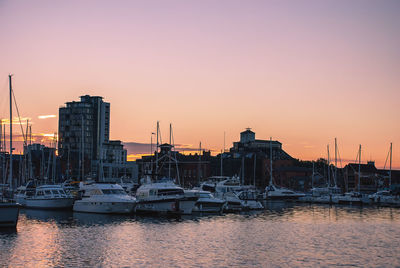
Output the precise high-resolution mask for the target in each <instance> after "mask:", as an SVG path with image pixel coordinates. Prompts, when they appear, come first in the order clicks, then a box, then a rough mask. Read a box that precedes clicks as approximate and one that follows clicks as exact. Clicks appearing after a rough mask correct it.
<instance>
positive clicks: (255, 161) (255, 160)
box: [253, 153, 257, 187]
mask: <svg viewBox="0 0 400 268" xmlns="http://www.w3.org/2000/svg"><path fill="white" fill-rule="evenodd" d="M256 163H257V153H254V165H253V168H254V173H253V184H254V187H256Z"/></svg>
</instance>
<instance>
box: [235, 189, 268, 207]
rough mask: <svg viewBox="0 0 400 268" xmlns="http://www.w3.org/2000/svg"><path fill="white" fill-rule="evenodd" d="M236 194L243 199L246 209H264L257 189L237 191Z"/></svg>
mask: <svg viewBox="0 0 400 268" xmlns="http://www.w3.org/2000/svg"><path fill="white" fill-rule="evenodd" d="M236 195H237V196H238V197H239V199H240V200H241V201H242V206H243V209H244V210H259V209H264V206H263V205H262V204H261V202H260V201H259V194H258V192H257V191H255V190H244V191H240V192H237V193H236Z"/></svg>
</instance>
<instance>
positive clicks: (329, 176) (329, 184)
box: [327, 144, 331, 187]
mask: <svg viewBox="0 0 400 268" xmlns="http://www.w3.org/2000/svg"><path fill="white" fill-rule="evenodd" d="M327 150H328V187H331V169H330V165H331V159H330V158H329V144H328V145H327Z"/></svg>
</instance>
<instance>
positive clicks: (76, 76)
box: [0, 0, 400, 169]
mask: <svg viewBox="0 0 400 268" xmlns="http://www.w3.org/2000/svg"><path fill="white" fill-rule="evenodd" d="M399 13H400V2H399V1H385V0H382V1H368V0H360V1H356V0H354V1H341V0H339V1H328V0H327V1H302V0H299V1H284V0H283V1H257V0H251V1H234V0H231V1H223V0H221V1H215V0H213V1H208V0H205V1H165V0H163V1H152V0H149V1H86V0H79V1H73V0H72V1H52V0H48V1H42V0H38V1H21V0H12V1H11V0H0V34H1V35H0V36H1V37H0V38H1V40H0V41H1V42H0V51H1V57H0V117H2V118H7V117H8V74H10V73H12V74H14V76H13V86H14V91H15V96H16V99H17V103H18V108H19V111H20V115H21V117H23V118H30V122H31V123H32V131H33V133H34V136H35V137H37V141H41V142H44V143H45V144H46V145H49V144H50V142H51V139H52V138H51V136H52V135H53V134H54V133H55V132H57V131H58V108H59V107H60V106H62V105H64V103H65V102H68V101H73V100H79V96H81V95H85V94H90V95H99V96H103V97H104V100H105V101H108V102H110V103H111V133H110V136H111V138H112V139H119V140H122V141H124V142H126V144H128V145H132V144H142V146H136V147H135V146H128V147H129V148H128V153H129V154H130V158H131V159H134V157H135V155H137V154H143V153H146V149H144V148H146V146H147V147H148V151H150V147H149V146H148V144H149V143H150V139H151V133H152V132H154V131H155V127H156V121H157V120H159V121H160V125H161V130H162V133H163V134H162V135H163V137H164V140H165V138H167V137H168V135H169V134H168V129H169V124H170V123H172V126H173V131H174V140H175V143H177V144H179V145H180V148H186V149H187V150H188V151H190V150H196V148H198V147H199V143H200V142H201V143H202V148H205V149H210V150H212V151H213V152H214V153H218V152H220V151H221V150H222V149H223V144H224V133H225V147H226V148H227V149H228V148H230V147H231V146H232V143H233V142H234V141H238V140H239V134H240V132H241V131H243V130H244V129H245V128H247V127H250V128H252V130H253V131H254V132H256V138H257V139H269V138H270V137H272V138H273V139H274V140H279V141H280V142H282V144H283V149H284V150H285V151H286V152H288V153H289V154H290V155H291V156H293V157H295V158H299V159H303V160H315V159H317V158H320V157H325V158H326V155H327V148H326V147H327V144H329V145H330V148H331V154H332V151H333V148H334V138H335V137H336V138H337V139H338V146H339V153H340V157H341V159H342V161H343V162H344V163H345V162H347V161H354V160H355V159H356V155H357V152H358V147H359V144H362V161H368V160H373V161H376V165H377V166H378V167H383V166H384V164H385V160H386V157H387V154H388V150H389V146H390V142H393V166H394V167H396V168H399V169H400V124H399V122H400V120H399V118H398V116H399V115H400V106H399V100H400V88H399V86H400V73H399V72H400V49H399V47H400V34H399V29H400V16H398V14H399ZM40 116H42V117H41V118H40ZM46 116H48V117H46ZM15 129H16V132H18V128H17V127H15ZM165 141H166V140H165ZM133 148H141V149H140V150H139V149H138V150H135V149H133ZM190 148H191V149H190ZM387 166H388V164H386V167H387Z"/></svg>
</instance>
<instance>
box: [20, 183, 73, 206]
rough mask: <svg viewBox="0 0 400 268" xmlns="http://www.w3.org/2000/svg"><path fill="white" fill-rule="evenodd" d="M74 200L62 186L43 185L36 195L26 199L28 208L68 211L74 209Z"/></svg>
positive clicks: (36, 191)
mask: <svg viewBox="0 0 400 268" xmlns="http://www.w3.org/2000/svg"><path fill="white" fill-rule="evenodd" d="M73 204H74V198H73V197H72V196H71V195H70V194H67V193H66V192H65V191H64V189H63V188H62V186H61V185H41V186H38V187H36V189H35V194H34V195H32V196H27V197H26V207H27V208H38V209H68V208H72V205H73Z"/></svg>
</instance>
